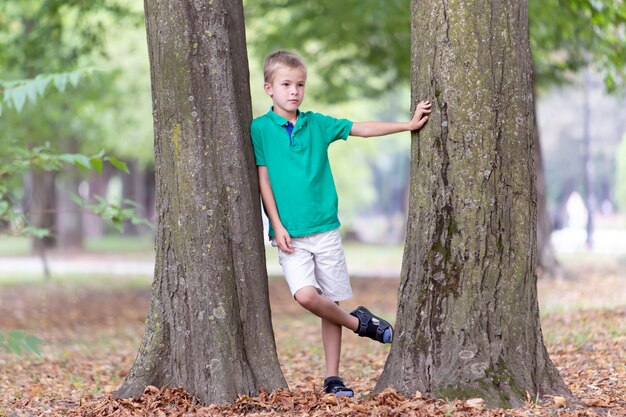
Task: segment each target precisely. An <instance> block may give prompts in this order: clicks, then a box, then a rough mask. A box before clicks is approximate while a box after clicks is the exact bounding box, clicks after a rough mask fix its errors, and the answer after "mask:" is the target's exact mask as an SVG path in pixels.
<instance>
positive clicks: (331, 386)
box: [324, 376, 354, 397]
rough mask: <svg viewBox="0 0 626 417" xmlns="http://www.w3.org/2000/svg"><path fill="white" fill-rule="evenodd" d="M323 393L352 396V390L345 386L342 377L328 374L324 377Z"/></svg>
mask: <svg viewBox="0 0 626 417" xmlns="http://www.w3.org/2000/svg"><path fill="white" fill-rule="evenodd" d="M324 393H325V394H335V395H336V396H338V397H352V396H354V390H353V389H352V388H348V387H346V385H345V384H344V383H343V379H341V378H339V377H338V376H329V377H328V378H326V379H324Z"/></svg>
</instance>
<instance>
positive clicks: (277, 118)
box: [267, 106, 306, 126]
mask: <svg viewBox="0 0 626 417" xmlns="http://www.w3.org/2000/svg"><path fill="white" fill-rule="evenodd" d="M296 111H297V115H298V120H297V121H296V124H297V125H299V124H302V123H304V121H305V119H306V117H305V113H302V112H301V111H300V109H298V110H296ZM267 115H268V116H269V118H270V119H272V121H273V122H274V123H276V124H277V125H279V126H285V125H286V124H287V122H288V121H289V120H287V119H285V118H284V117H283V116H280V115H279V114H277V113H274V106H272V107H270V111H268V112H267Z"/></svg>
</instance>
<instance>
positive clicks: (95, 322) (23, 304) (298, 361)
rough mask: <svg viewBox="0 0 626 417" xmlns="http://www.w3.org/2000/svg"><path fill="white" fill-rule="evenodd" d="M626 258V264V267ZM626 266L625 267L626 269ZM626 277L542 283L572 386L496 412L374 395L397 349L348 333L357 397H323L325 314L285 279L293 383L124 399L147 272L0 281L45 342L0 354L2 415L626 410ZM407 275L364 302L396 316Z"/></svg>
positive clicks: (277, 315) (346, 362) (363, 286)
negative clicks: (219, 396)
mask: <svg viewBox="0 0 626 417" xmlns="http://www.w3.org/2000/svg"><path fill="white" fill-rule="evenodd" d="M622 266H623V265H622ZM622 269H626V268H622ZM625 284H626V273H624V272H620V269H619V268H606V267H605V268H595V267H594V268H584V267H581V268H579V269H578V270H577V273H576V274H570V276H569V277H568V278H567V279H561V280H551V281H548V280H544V281H541V282H540V284H539V294H540V300H541V309H542V327H543V332H544V337H545V339H546V344H547V347H548V350H549V352H550V356H551V358H552V360H553V362H554V363H555V364H556V366H557V367H558V369H559V371H560V372H561V375H562V376H563V378H564V380H565V382H566V383H567V384H568V386H569V387H570V389H571V390H572V392H573V394H574V395H575V396H576V397H578V398H579V399H580V402H579V403H578V404H574V403H572V402H571V401H568V400H566V399H564V398H560V397H546V398H538V399H537V398H534V399H533V398H529V400H528V403H527V405H526V406H525V407H524V408H522V409H516V410H485V409H484V408H483V407H482V403H481V400H480V399H473V400H469V401H459V400H453V399H434V398H432V397H430V396H428V395H423V394H421V393H415V395H413V396H411V397H405V396H402V395H399V394H398V393H396V392H394V391H390V390H387V391H383V392H382V393H379V394H374V393H373V392H372V390H373V387H374V385H375V383H376V378H377V377H378V375H379V374H380V373H381V372H382V368H383V365H384V361H385V359H386V356H387V353H388V350H389V347H388V346H384V345H380V344H376V343H371V342H370V341H368V340H365V339H362V338H359V337H357V336H355V335H353V334H348V333H346V334H344V348H343V356H342V376H343V377H344V379H345V380H346V381H347V382H348V383H349V385H351V386H352V387H353V388H354V389H355V390H356V391H357V395H356V396H355V398H354V399H344V398H336V397H333V396H324V395H322V393H321V386H320V385H321V382H322V379H323V351H322V348H321V338H320V335H319V333H320V332H319V322H318V320H317V319H315V318H314V317H312V316H310V315H309V314H308V313H306V312H303V311H302V310H301V308H300V307H299V306H298V305H297V304H296V303H295V302H293V300H292V299H291V297H290V295H289V292H288V290H287V287H286V285H285V284H284V282H283V280H282V279H272V280H271V281H270V293H271V303H272V311H273V322H274V330H275V333H276V341H277V346H278V354H279V359H280V362H281V366H282V369H283V372H284V374H285V377H286V379H287V381H288V383H289V385H290V387H291V390H278V391H276V392H273V393H268V392H261V394H260V395H259V396H257V397H248V396H242V397H240V398H238V399H237V400H236V401H235V402H234V403H232V404H224V405H211V406H201V405H200V404H197V402H195V401H194V399H193V398H192V397H191V396H190V395H188V394H187V393H185V392H184V391H183V390H181V389H177V388H157V387H147V388H146V390H145V392H144V394H143V396H142V397H141V398H138V399H127V400H113V399H112V398H111V392H113V391H114V390H115V389H116V388H117V387H118V386H119V384H120V383H121V382H122V381H123V379H124V377H125V376H126V375H127V372H128V370H129V369H130V367H131V365H132V362H133V360H134V358H135V355H136V349H137V347H138V345H139V342H140V340H141V336H142V334H143V325H144V320H145V315H146V311H147V306H148V300H149V296H150V289H149V282H148V280H147V279H146V280H144V281H142V280H141V279H139V280H132V285H129V284H128V283H127V282H124V281H123V279H122V278H94V282H93V283H89V284H85V283H80V284H76V283H72V282H71V280H64V281H63V282H62V283H59V282H56V283H55V282H54V280H53V282H51V283H48V284H40V285H33V284H29V285H10V286H3V287H0V330H3V329H25V330H27V331H28V332H29V333H32V334H36V335H37V336H39V337H40V338H42V339H44V341H45V344H44V346H43V347H42V355H41V356H40V357H37V356H26V357H23V356H17V355H15V354H11V353H6V352H0V369H1V370H2V371H1V374H0V416H5V415H6V416H31V415H55V416H56V415H60V416H143V415H154V416H191V415H198V416H214V415H215V416H232V415H258V416H265V415H293V416H324V415H346V416H365V415H381V416H398V415H407V416H478V415H480V416H483V415H491V416H504V415H519V416H535V415H560V416H595V415H599V416H625V415H626V395H625V392H626V383H625V381H626V355H625V352H626V328H625V326H626V324H625V323H626V294H625V290H624V288H626V285H625ZM397 286H398V281H397V280H377V279H355V280H353V287H354V293H355V297H354V299H353V300H351V301H350V302H346V303H345V305H344V307H345V308H346V309H350V308H353V307H355V306H356V305H358V304H364V305H367V306H369V307H371V309H372V310H376V311H379V312H382V314H383V315H385V316H386V317H389V318H391V317H393V314H394V313H395V308H396V305H395V303H396V291H397Z"/></svg>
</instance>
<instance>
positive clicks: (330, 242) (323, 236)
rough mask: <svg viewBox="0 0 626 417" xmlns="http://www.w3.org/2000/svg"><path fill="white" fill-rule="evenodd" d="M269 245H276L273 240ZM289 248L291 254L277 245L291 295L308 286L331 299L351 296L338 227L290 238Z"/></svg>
mask: <svg viewBox="0 0 626 417" xmlns="http://www.w3.org/2000/svg"><path fill="white" fill-rule="evenodd" d="M272 245H273V246H276V241H275V240H272ZM291 247H292V248H293V249H294V251H295V252H294V253H285V252H283V251H282V250H281V249H280V248H278V262H279V263H280V265H281V266H282V267H283V272H284V274H285V278H286V279H287V284H288V285H289V289H290V290H291V295H295V294H296V292H298V290H300V289H302V288H304V287H309V286H311V287H315V288H316V289H317V291H318V292H319V293H320V294H324V295H325V296H326V297H328V298H330V299H331V300H333V301H342V300H347V299H348V298H351V297H352V288H351V287H350V276H349V275H348V267H347V266H346V258H345V256H344V253H343V245H342V243H341V235H340V234H339V229H335V230H331V231H329V232H322V233H315V234H312V235H308V236H302V237H293V238H291Z"/></svg>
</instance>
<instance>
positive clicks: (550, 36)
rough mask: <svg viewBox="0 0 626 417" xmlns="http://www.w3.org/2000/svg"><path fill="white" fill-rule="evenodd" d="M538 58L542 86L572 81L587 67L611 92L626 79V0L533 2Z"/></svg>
mask: <svg viewBox="0 0 626 417" xmlns="http://www.w3.org/2000/svg"><path fill="white" fill-rule="evenodd" d="M528 7H529V22H530V41H531V48H532V52H533V61H534V64H535V69H536V72H537V81H538V83H539V86H540V87H545V86H548V85H551V84H560V83H564V82H567V81H568V78H567V77H568V74H569V72H571V71H577V70H579V69H581V68H583V67H585V66H587V65H589V66H592V67H594V68H595V69H596V70H597V71H598V72H600V73H601V74H603V75H604V81H605V85H606V87H607V89H608V90H609V91H614V90H615V89H616V88H618V87H623V86H624V82H625V75H626V72H625V68H626V53H625V51H624V45H626V3H625V2H623V1H621V0H603V1H600V0H530V1H529V3H528Z"/></svg>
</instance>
